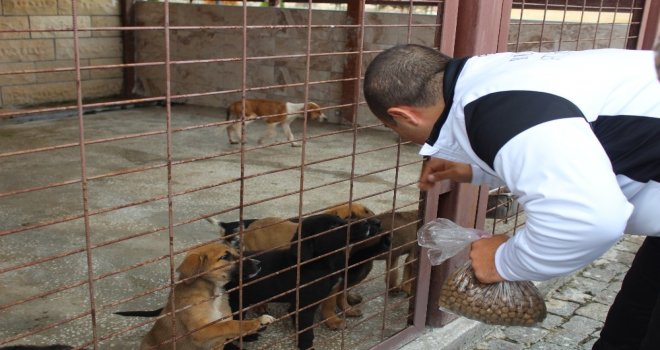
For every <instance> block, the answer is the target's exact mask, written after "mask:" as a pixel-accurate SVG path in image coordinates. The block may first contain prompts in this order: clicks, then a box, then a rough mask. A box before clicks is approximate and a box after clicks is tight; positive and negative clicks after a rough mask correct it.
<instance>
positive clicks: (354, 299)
mask: <svg viewBox="0 0 660 350" xmlns="http://www.w3.org/2000/svg"><path fill="white" fill-rule="evenodd" d="M346 301H348V303H349V304H350V305H356V304H359V303H361V302H362V296H361V295H360V294H355V293H348V294H347V295H346Z"/></svg>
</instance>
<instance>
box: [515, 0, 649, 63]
mask: <svg viewBox="0 0 660 350" xmlns="http://www.w3.org/2000/svg"><path fill="white" fill-rule="evenodd" d="M644 4H645V2H644V1H643V0H607V1H606V0H593V1H592V0H579V1H572V0H562V1H559V0H558V1H545V0H542V1H538V0H532V1H529V0H523V1H513V9H512V12H511V25H510V32H509V39H508V48H507V51H514V52H518V51H539V52H551V51H559V50H569V51H575V50H588V49H599V48H629V49H634V48H635V45H636V43H637V40H638V39H639V33H640V26H641V19H642V14H643V11H644Z"/></svg>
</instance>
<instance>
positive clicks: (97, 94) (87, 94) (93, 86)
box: [82, 79, 123, 100]
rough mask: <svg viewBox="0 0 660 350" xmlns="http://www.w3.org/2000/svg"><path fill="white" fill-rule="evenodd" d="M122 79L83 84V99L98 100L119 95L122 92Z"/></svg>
mask: <svg viewBox="0 0 660 350" xmlns="http://www.w3.org/2000/svg"><path fill="white" fill-rule="evenodd" d="M122 84H123V80H122V79H100V80H87V81H83V82H82V92H83V98H84V99H85V100H87V99H97V98H102V97H110V96H116V95H119V94H120V93H121V91H122Z"/></svg>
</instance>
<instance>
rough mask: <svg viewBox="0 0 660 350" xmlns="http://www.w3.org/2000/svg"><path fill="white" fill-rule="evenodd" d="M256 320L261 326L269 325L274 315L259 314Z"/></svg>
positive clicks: (273, 319)
mask: <svg viewBox="0 0 660 350" xmlns="http://www.w3.org/2000/svg"><path fill="white" fill-rule="evenodd" d="M258 320H259V323H260V324H261V325H262V326H266V325H269V324H271V323H273V322H275V317H273V316H271V315H261V316H259V318H258Z"/></svg>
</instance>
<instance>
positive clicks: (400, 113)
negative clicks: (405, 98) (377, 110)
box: [387, 106, 420, 126]
mask: <svg viewBox="0 0 660 350" xmlns="http://www.w3.org/2000/svg"><path fill="white" fill-rule="evenodd" d="M387 113H388V114H389V115H390V116H392V118H394V120H395V121H396V122H397V124H398V123H404V124H412V125H414V126H417V125H419V123H420V120H419V116H418V115H417V113H416V112H415V110H414V109H413V108H412V107H408V106H395V107H390V108H388V109H387Z"/></svg>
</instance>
